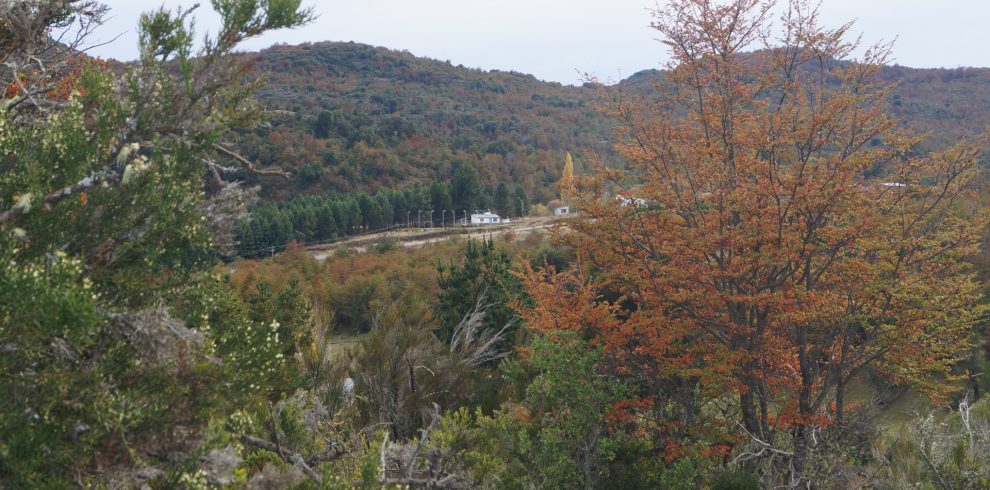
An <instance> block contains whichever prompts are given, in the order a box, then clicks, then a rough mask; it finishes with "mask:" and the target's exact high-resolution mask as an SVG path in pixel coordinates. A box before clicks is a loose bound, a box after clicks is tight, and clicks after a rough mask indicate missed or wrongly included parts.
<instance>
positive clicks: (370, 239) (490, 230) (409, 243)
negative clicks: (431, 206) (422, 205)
mask: <svg viewBox="0 0 990 490" xmlns="http://www.w3.org/2000/svg"><path fill="white" fill-rule="evenodd" d="M563 221H564V220H561V219H554V218H526V219H522V220H518V221H513V222H511V223H508V224H502V225H492V226H473V227H463V226H458V227H450V228H445V229H440V228H433V229H429V228H427V229H423V230H412V231H410V230H401V231H387V232H382V233H377V234H373V235H364V236H360V237H355V238H350V239H347V240H343V241H340V242H337V243H333V244H330V245H319V246H316V247H311V248H309V252H310V253H311V254H313V257H314V258H316V260H326V258H327V257H330V256H331V255H333V254H334V253H335V252H336V251H337V250H340V249H342V248H347V249H350V250H354V251H355V252H365V251H367V250H368V247H370V246H372V245H374V244H375V243H376V242H378V241H379V240H381V239H383V238H392V239H395V240H396V241H397V242H398V245H401V246H403V247H407V248H415V247H422V246H424V245H428V244H430V243H435V242H440V241H443V240H447V239H449V238H451V237H454V236H461V237H465V238H482V237H488V236H494V235H503V234H506V233H515V234H519V235H525V234H528V233H533V232H538V231H541V230H545V229H547V228H551V227H553V226H555V225H558V224H560V223H562V222H563Z"/></svg>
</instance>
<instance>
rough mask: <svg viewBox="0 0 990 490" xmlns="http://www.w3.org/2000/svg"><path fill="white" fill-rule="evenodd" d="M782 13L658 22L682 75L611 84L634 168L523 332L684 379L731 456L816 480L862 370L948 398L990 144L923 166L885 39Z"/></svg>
mask: <svg viewBox="0 0 990 490" xmlns="http://www.w3.org/2000/svg"><path fill="white" fill-rule="evenodd" d="M783 7H785V8H783V9H775V8H774V5H773V3H772V2H764V1H760V0H731V1H727V2H716V1H712V0H672V1H671V2H669V4H668V5H667V7H666V8H665V9H664V10H658V11H657V12H655V17H654V19H655V20H654V23H653V27H654V28H655V29H656V30H657V31H659V33H660V35H661V37H662V41H663V43H664V44H665V45H666V46H667V47H668V48H669V50H670V54H671V61H670V64H669V66H668V70H667V71H666V73H665V76H664V78H663V81H662V82H660V83H659V84H658V86H657V87H656V89H655V91H653V93H651V94H650V95H649V96H648V97H643V98H630V97H628V96H627V95H626V94H624V93H622V92H621V90H619V89H615V88H610V89H605V90H608V92H607V93H608V96H609V97H608V102H607V110H608V112H609V113H610V114H611V115H613V116H614V117H615V118H617V119H618V120H619V121H620V122H621V129H620V131H619V133H620V134H619V136H620V137H621V142H618V143H617V144H616V148H615V150H616V151H617V152H619V153H620V154H621V155H622V157H623V159H624V160H625V162H627V163H628V165H627V167H626V168H625V169H622V170H617V169H614V168H605V167H602V168H599V170H598V173H597V176H595V177H592V178H588V179H583V182H581V186H582V189H583V190H584V193H581V192H578V196H576V197H575V198H576V199H578V200H580V201H582V202H581V203H580V205H581V208H582V210H583V213H584V214H583V215H584V216H585V218H584V219H583V220H581V221H579V222H576V223H574V225H573V230H574V232H573V233H562V234H560V239H561V240H564V241H567V242H570V243H571V244H573V245H574V246H576V247H577V249H578V250H579V251H580V255H581V258H580V264H579V265H578V267H577V270H579V271H580V273H573V272H571V273H567V275H566V276H564V277H561V276H562V274H557V275H556V276H554V275H553V274H550V275H547V274H545V273H542V272H539V271H537V272H534V273H533V274H531V275H530V280H529V282H528V289H529V292H530V294H531V295H532V296H533V297H534V299H535V301H536V304H537V306H536V308H535V309H534V310H532V311H531V312H530V313H529V315H528V318H527V321H528V323H529V324H530V325H533V326H534V328H537V329H544V330H552V329H572V330H581V331H584V332H586V333H589V335H590V336H592V337H593V338H595V339H597V341H599V342H601V343H603V344H604V345H605V346H606V347H607V350H608V352H610V353H611V354H612V355H613V356H615V357H616V358H617V359H619V360H620V361H621V360H624V362H625V364H624V368H625V369H626V370H628V371H630V372H636V371H637V370H647V369H648V370H651V371H649V372H651V373H656V376H657V377H658V378H663V379H668V380H680V382H686V383H688V384H689V385H690V390H689V391H692V392H694V393H696V394H700V395H701V398H703V399H704V400H707V401H706V403H707V405H705V406H704V407H696V410H697V411H698V412H704V413H705V414H707V415H708V416H710V418H713V419H716V420H717V421H718V424H720V425H721V427H722V430H723V431H724V432H725V433H727V434H731V435H732V436H734V437H735V438H736V439H735V441H736V444H735V447H734V449H733V451H734V452H733V453H732V456H734V458H733V461H735V462H737V463H742V462H746V461H748V463H749V464H751V465H752V467H754V468H756V467H758V468H760V469H761V472H762V474H764V475H768V474H770V473H768V471H770V472H771V473H773V472H775V473H773V474H775V475H776V476H775V477H774V478H777V479H778V480H779V481H780V483H787V484H791V485H799V484H800V485H804V484H806V483H807V482H809V481H811V480H813V479H814V478H815V477H814V473H813V472H814V470H813V468H812V466H813V465H812V464H811V462H812V461H814V459H815V458H817V457H819V456H820V452H821V450H822V448H825V447H827V446H829V445H832V444H841V443H842V442H841V441H842V438H843V437H846V435H847V433H848V429H849V425H850V424H849V423H848V419H849V417H850V416H851V415H850V414H851V413H853V412H854V411H855V410H856V407H857V406H858V405H860V404H859V403H853V402H852V401H850V396H849V390H850V386H851V385H852V384H853V383H856V382H857V381H860V380H862V379H863V377H864V375H865V374H867V373H868V372H869V373H875V374H877V375H879V376H882V377H884V378H886V379H887V380H889V381H890V382H893V383H897V384H899V385H902V386H910V387H912V388H914V389H916V390H919V391H921V392H923V393H926V394H928V395H930V396H931V397H932V399H933V400H935V401H936V402H937V401H941V400H944V397H945V395H947V393H948V391H949V390H951V389H952V383H951V381H952V379H953V378H952V371H951V368H952V366H953V365H954V364H955V363H956V361H957V360H958V359H959V358H960V356H961V355H962V353H963V352H964V351H966V349H968V348H969V344H968V340H969V336H970V333H971V327H972V326H973V324H974V323H975V321H976V320H977V318H978V316H979V315H980V314H981V312H982V309H981V308H980V307H978V306H977V305H976V302H977V299H978V298H979V291H978V287H977V284H976V283H975V281H974V280H973V279H972V277H971V276H970V275H969V273H968V272H967V267H966V265H965V263H964V262H963V260H962V259H963V258H964V257H965V256H967V255H969V254H972V253H973V252H974V251H975V250H976V247H977V243H978V237H979V233H978V231H979V230H980V227H981V226H982V223H983V222H984V221H983V218H982V217H979V216H965V215H963V213H962V211H960V209H959V208H960V207H959V206H957V205H958V204H959V202H960V200H961V199H962V198H963V197H965V194H966V192H967V181H968V177H969V176H970V174H971V172H970V171H971V170H972V169H973V167H974V165H975V162H976V160H977V157H978V154H979V153H980V146H979V145H977V144H967V143H962V144H959V145H958V146H955V147H953V148H950V149H948V150H946V151H944V152H942V153H937V154H928V155H920V154H919V152H918V151H916V147H917V145H918V143H919V141H920V140H919V139H918V138H915V137H912V136H910V135H908V134H905V133H904V132H901V131H899V130H898V129H897V128H896V124H895V121H893V120H892V118H891V117H890V116H889V115H888V114H887V113H886V110H885V95H886V93H887V91H888V89H889V86H887V85H884V84H883V83H881V82H880V81H879V80H878V79H877V73H878V71H879V70H880V68H881V67H882V66H883V65H884V64H885V63H886V62H887V60H888V59H889V55H890V50H889V46H887V45H878V46H874V47H871V48H868V49H865V50H862V49H860V47H859V46H858V44H857V42H855V41H853V42H850V41H848V40H847V38H848V37H849V36H848V34H849V31H850V28H851V25H850V24H847V25H843V26H840V27H838V28H836V29H827V28H823V27H821V26H820V25H819V23H818V20H819V19H818V11H817V9H816V8H814V7H812V6H810V5H809V2H805V1H801V0H792V1H791V2H790V3H789V4H788V5H784V6H783ZM781 11H783V14H782V15H781V16H780V18H779V21H776V20H775V16H776V14H775V12H781ZM856 53H862V54H861V55H859V57H858V58H855V60H854V55H855V54H856ZM618 139H619V138H617V140H618ZM614 194H621V195H623V196H627V198H626V199H615V198H614ZM630 196H631V197H632V198H634V199H633V200H630V199H629V198H628V197H630ZM590 291H594V294H591V293H590ZM592 303H594V304H592ZM561 305H566V308H565V309H564V310H561V309H560V308H558V307H559V306H561ZM596 305H597V306H596ZM575 312H586V313H589V314H580V315H579V314H575ZM590 313H594V314H590ZM651 386H653V388H654V389H656V390H663V389H668V388H669V386H668V385H665V384H662V383H656V384H653V385H651ZM662 395H663V393H648V392H641V393H640V397H641V398H642V400H646V401H649V400H655V399H662V398H664V397H663V396H662ZM645 405H649V404H648V403H646V404H645ZM648 410H649V409H648V408H644V413H645V412H646V411H648ZM727 457H728V455H727Z"/></svg>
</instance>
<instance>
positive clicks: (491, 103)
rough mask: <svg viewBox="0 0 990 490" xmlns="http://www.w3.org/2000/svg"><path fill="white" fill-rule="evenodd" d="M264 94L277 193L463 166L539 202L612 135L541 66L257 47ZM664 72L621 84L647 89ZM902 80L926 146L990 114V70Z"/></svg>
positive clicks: (325, 46)
mask: <svg viewBox="0 0 990 490" xmlns="http://www.w3.org/2000/svg"><path fill="white" fill-rule="evenodd" d="M256 71H257V73H259V74H262V75H264V76H265V78H266V83H265V84H264V85H263V86H262V88H261V91H260V93H259V94H258V95H259V97H258V98H259V100H260V102H261V103H262V106H263V107H264V108H265V109H267V110H268V111H269V114H268V115H269V116H270V117H269V118H270V121H271V122H270V125H267V126H265V127H262V128H258V129H257V130H256V131H255V132H253V133H250V134H244V135H242V136H241V141H239V142H238V143H239V145H240V147H241V148H242V150H243V151H244V152H245V153H246V154H248V155H249V156H250V157H251V158H254V159H256V160H258V161H260V162H262V163H263V164H266V165H279V166H282V167H283V168H286V169H288V170H291V171H292V173H293V175H294V179H293V181H292V182H289V183H286V182H279V181H272V182H265V184H266V191H265V193H266V195H267V196H268V197H270V198H274V199H281V198H286V197H289V196H291V195H296V194H311V193H318V192H324V191H351V190H366V191H375V190H377V189H379V188H382V187H401V186H405V185H409V184H412V183H430V182H433V181H437V180H439V181H446V180H448V179H449V176H450V175H451V174H452V171H453V168H454V167H455V166H457V165H470V166H472V167H474V168H476V169H477V170H478V171H479V172H480V173H481V175H482V176H483V178H484V179H486V180H487V182H488V184H489V185H490V186H494V185H496V184H497V183H498V182H503V181H504V182H509V183H519V184H521V185H522V186H523V187H524V188H525V190H526V191H527V193H528V194H529V195H530V196H531V198H532V200H533V201H534V202H535V201H546V200H549V199H551V198H553V197H554V195H555V183H556V181H557V179H559V176H560V169H561V166H562V164H563V160H564V154H565V153H566V152H571V153H572V154H573V155H574V157H575V162H576V164H577V170H578V172H580V171H581V170H582V167H584V166H585V165H586V162H587V161H588V159H590V158H591V157H592V156H591V152H592V151H597V150H599V149H601V148H602V141H603V140H607V139H609V138H610V137H611V135H612V131H613V123H612V122H611V121H610V120H609V119H608V118H607V117H605V116H603V115H601V114H599V113H598V112H596V111H595V108H594V105H595V102H596V100H597V96H598V95H597V92H596V91H595V90H594V89H593V88H590V87H575V86H564V85H561V84H558V83H552V82H543V81H540V80H537V79H536V78H535V77H533V76H531V75H525V74H521V73H516V72H504V71H483V70H478V69H471V68H465V67H463V66H454V65H451V64H450V63H449V62H442V61H437V60H432V59H427V58H420V57H416V56H413V55H411V54H409V53H408V52H400V51H394V50H389V49H385V48H376V47H372V46H368V45H363V44H357V43H332V42H324V43H315V44H303V45H297V46H286V45H280V46H275V47H272V48H269V49H267V50H265V51H262V52H261V53H260V56H259V59H258V63H257V65H256ZM660 76H662V72H661V71H659V70H646V71H642V72H639V73H636V74H634V75H632V76H630V77H629V78H627V79H626V80H624V81H622V82H621V84H622V86H623V88H624V89H625V90H628V91H629V92H632V93H636V92H641V91H643V90H648V89H650V88H651V87H652V84H653V82H654V81H656V80H657V79H658V77H660ZM881 76H882V77H883V79H884V80H886V81H890V82H897V84H898V85H897V87H896V88H895V89H894V91H893V93H892V94H891V96H890V99H889V100H890V104H891V111H892V113H893V114H894V115H896V116H897V117H899V118H900V119H901V120H902V121H903V123H904V124H905V125H906V126H907V127H909V128H911V129H913V130H915V131H918V132H922V133H928V134H929V135H930V136H929V141H928V143H927V144H926V145H927V147H928V148H936V147H942V146H944V145H946V144H949V143H951V142H953V141H956V140H958V139H959V138H961V137H963V136H966V135H972V134H976V133H978V132H979V131H981V130H983V128H984V127H986V126H987V125H988V124H990V69H983V68H978V69H977V68H959V69H912V68H904V67H899V66H892V67H888V68H885V69H884V70H883V72H882V75H881Z"/></svg>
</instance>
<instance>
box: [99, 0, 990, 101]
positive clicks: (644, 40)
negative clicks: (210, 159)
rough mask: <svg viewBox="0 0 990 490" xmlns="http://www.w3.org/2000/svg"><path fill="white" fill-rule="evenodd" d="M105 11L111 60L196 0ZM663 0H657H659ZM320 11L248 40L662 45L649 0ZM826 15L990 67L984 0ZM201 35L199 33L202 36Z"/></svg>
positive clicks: (905, 1) (611, 70)
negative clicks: (151, 23)
mask: <svg viewBox="0 0 990 490" xmlns="http://www.w3.org/2000/svg"><path fill="white" fill-rule="evenodd" d="M103 1H104V3H106V4H108V5H109V6H110V7H111V15H112V18H111V19H110V20H109V22H108V23H107V24H106V25H105V26H103V28H102V30H101V31H100V33H99V36H98V37H99V38H100V39H101V40H104V41H105V40H109V39H111V38H113V37H114V36H116V35H118V34H122V35H121V37H120V38H119V39H117V40H116V41H114V42H113V43H110V44H108V45H106V46H102V47H99V48H96V49H94V50H93V51H91V52H92V53H94V54H96V55H99V56H103V57H112V58H117V59H123V60H129V59H134V58H135V57H136V54H137V48H136V46H137V35H136V32H135V31H136V29H135V26H136V25H137V19H138V16H139V15H140V13H141V12H142V11H145V10H149V9H153V8H156V7H158V6H160V5H162V4H164V5H166V6H168V7H174V6H177V5H183V6H189V5H192V4H193V3H195V1H194V0H165V1H164V2H161V1H142V0H103ZM663 2H664V0H660V6H661V8H662V5H663ZM201 3H203V7H201V8H200V9H199V10H198V11H197V19H198V22H197V25H198V34H199V35H200V36H201V35H202V33H203V31H204V30H210V31H214V30H215V25H216V19H217V17H216V16H215V15H214V14H213V12H212V11H211V10H210V9H209V3H210V2H209V1H208V0H201ZM304 5H309V6H312V7H313V8H314V9H315V11H316V13H317V14H318V15H319V18H318V19H317V20H316V22H314V23H313V24H311V25H308V26H306V27H304V28H301V29H297V30H294V31H280V32H275V33H271V34H268V35H266V36H265V37H263V38H260V39H255V40H252V41H250V42H249V43H248V44H246V45H245V47H246V48H248V49H251V50H256V49H260V48H264V47H266V46H270V45H272V44H274V43H280V42H281V43H289V44H297V43H302V42H307V41H311V42H316V41H356V42H361V43H367V44H372V45H375V46H385V47H387V48H392V49H399V50H408V51H410V52H411V53H413V54H415V55H417V56H426V57H430V58H435V59H439V60H450V61H451V62H452V63H454V64H463V65H465V66H469V67H472V68H483V69H495V68H497V69H501V70H515V71H519V72H523V73H531V74H533V75H535V76H536V77H538V78H540V79H543V80H554V81H558V82H561V83H567V84H576V83H580V82H581V81H582V80H583V78H582V76H581V75H580V74H581V73H592V74H594V75H596V76H598V77H599V78H600V79H602V80H612V81H618V80H619V79H621V78H625V77H627V76H629V75H631V74H633V73H635V72H637V71H639V70H643V69H647V68H657V67H659V66H660V65H661V63H662V62H663V61H664V60H665V58H666V52H665V49H664V47H663V46H661V45H660V44H659V43H658V42H657V41H656V40H655V38H656V32H655V31H653V30H652V29H650V28H649V27H648V25H649V23H650V20H651V17H650V13H649V10H650V9H652V8H656V6H657V2H656V1H655V0H304ZM822 13H823V21H824V22H825V23H826V25H828V26H835V25H838V24H840V23H842V22H845V21H849V20H855V21H856V24H855V26H854V32H856V33H862V34H863V35H864V36H863V38H864V41H866V42H871V43H872V42H875V41H879V40H891V39H895V38H896V39H897V42H896V44H895V46H894V55H895V60H894V61H895V62H896V63H898V64H901V65H905V66H911V67H950V68H954V67H958V66H981V67H986V66H990V49H988V48H990V26H988V21H990V0H823V2H822ZM198 37H199V36H198Z"/></svg>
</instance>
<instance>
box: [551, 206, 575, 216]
mask: <svg viewBox="0 0 990 490" xmlns="http://www.w3.org/2000/svg"><path fill="white" fill-rule="evenodd" d="M568 214H571V207H570V206H559V207H556V208H553V215H554V216H567V215H568Z"/></svg>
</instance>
